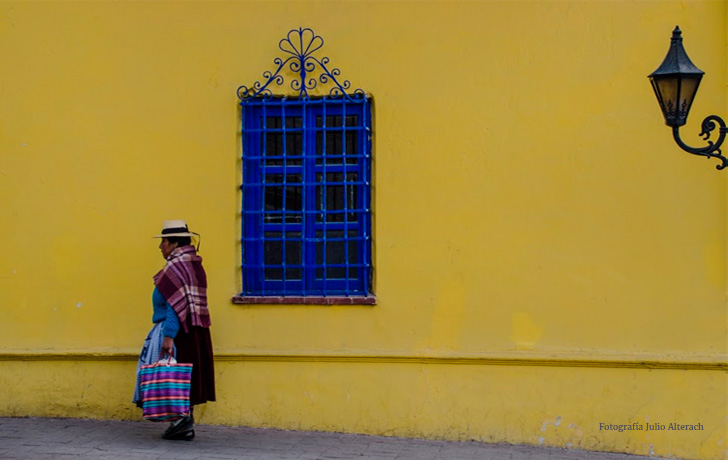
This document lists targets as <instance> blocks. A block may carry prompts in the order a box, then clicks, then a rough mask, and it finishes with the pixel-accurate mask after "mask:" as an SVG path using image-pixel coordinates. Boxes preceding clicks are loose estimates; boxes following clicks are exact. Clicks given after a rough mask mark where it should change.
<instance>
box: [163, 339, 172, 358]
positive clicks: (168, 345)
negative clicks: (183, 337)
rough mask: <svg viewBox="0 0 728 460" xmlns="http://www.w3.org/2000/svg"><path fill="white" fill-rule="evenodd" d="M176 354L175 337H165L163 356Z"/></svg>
mask: <svg viewBox="0 0 728 460" xmlns="http://www.w3.org/2000/svg"><path fill="white" fill-rule="evenodd" d="M173 355H174V339H173V338H172V337H165V338H164V340H162V358H164V357H167V356H173Z"/></svg>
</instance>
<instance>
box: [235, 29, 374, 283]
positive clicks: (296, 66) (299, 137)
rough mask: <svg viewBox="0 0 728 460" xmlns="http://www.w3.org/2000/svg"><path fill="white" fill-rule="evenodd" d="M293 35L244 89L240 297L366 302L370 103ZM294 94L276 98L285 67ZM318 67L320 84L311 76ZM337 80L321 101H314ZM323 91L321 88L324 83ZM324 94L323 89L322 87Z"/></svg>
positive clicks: (300, 32) (309, 41)
mask: <svg viewBox="0 0 728 460" xmlns="http://www.w3.org/2000/svg"><path fill="white" fill-rule="evenodd" d="M321 46H323V39H321V37H319V36H317V35H315V34H314V33H313V31H312V30H311V29H302V28H299V29H297V30H292V31H291V32H289V34H288V36H287V38H285V39H283V40H281V42H280V43H279V48H280V49H281V50H282V51H284V52H285V53H288V54H290V55H291V56H290V57H289V58H288V59H286V60H283V59H280V58H276V59H275V61H274V62H275V63H276V64H277V65H278V69H277V70H276V72H275V73H270V72H266V73H265V74H264V77H266V78H267V81H266V82H265V83H263V84H261V83H259V82H256V83H255V84H254V85H253V87H252V88H251V89H248V88H247V87H245V86H241V87H240V88H239V89H238V96H239V98H240V105H241V114H242V129H241V133H242V149H243V153H242V167H243V183H242V185H241V189H242V241H241V243H242V245H241V246H242V274H243V292H242V295H243V296H367V295H369V294H370V291H371V280H372V263H371V260H372V256H371V208H370V204H371V133H372V130H371V99H370V98H368V97H366V95H365V94H364V92H363V91H361V90H356V91H355V92H353V93H352V94H347V92H346V90H347V89H348V88H349V87H350V83H349V81H344V82H343V83H339V82H338V80H337V79H336V77H337V76H338V75H339V74H340V71H339V69H331V70H329V69H328V68H327V66H326V64H327V63H328V58H323V59H320V60H319V59H318V58H316V57H314V56H313V52H314V51H316V50H318V49H319V48H320V47H321ZM285 68H289V69H290V70H292V71H294V72H297V73H298V74H299V77H300V79H297V80H294V81H292V83H291V88H292V89H294V90H295V91H298V95H297V97H285V96H274V95H273V93H272V91H271V90H270V86H271V84H276V85H281V84H282V83H283V77H282V75H281V70H283V69H285ZM316 69H319V70H320V71H321V73H320V75H319V76H318V78H309V79H308V80H307V79H306V78H307V74H308V76H309V77H310V76H311V75H312V73H313V71H315V70H316ZM318 83H322V84H326V83H331V84H332V88H331V90H330V91H329V92H328V94H327V95H325V96H319V97H316V96H310V95H309V91H310V90H313V89H314V88H316V86H317V85H318ZM322 86H323V85H322ZM319 89H320V88H319Z"/></svg>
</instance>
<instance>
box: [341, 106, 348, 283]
mask: <svg viewBox="0 0 728 460" xmlns="http://www.w3.org/2000/svg"><path fill="white" fill-rule="evenodd" d="M341 165H342V169H343V174H342V178H343V184H344V209H343V211H344V292H345V295H347V296H348V295H349V213H348V212H347V211H348V210H349V200H348V190H347V188H348V187H347V171H348V170H347V167H346V98H343V99H342V100H341Z"/></svg>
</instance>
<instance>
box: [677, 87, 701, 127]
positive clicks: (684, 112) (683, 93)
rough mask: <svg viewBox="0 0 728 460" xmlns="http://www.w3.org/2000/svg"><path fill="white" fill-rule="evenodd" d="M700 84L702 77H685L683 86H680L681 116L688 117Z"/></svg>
mask: <svg viewBox="0 0 728 460" xmlns="http://www.w3.org/2000/svg"><path fill="white" fill-rule="evenodd" d="M699 84H700V77H698V78H695V77H683V79H682V83H681V85H680V86H681V88H680V114H679V116H680V117H681V118H682V119H683V120H685V119H687V117H688V112H689V111H690V106H692V104H693V99H695V93H697V91H698V85H699Z"/></svg>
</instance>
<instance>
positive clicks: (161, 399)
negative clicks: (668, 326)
mask: <svg viewBox="0 0 728 460" xmlns="http://www.w3.org/2000/svg"><path fill="white" fill-rule="evenodd" d="M173 361H174V358H171V359H169V360H160V361H158V362H156V363H154V364H149V365H146V366H142V367H141V369H140V370H139V382H140V384H139V386H140V389H141V394H142V413H143V417H144V419H145V420H151V421H153V422H164V421H171V420H178V419H181V418H182V417H186V416H187V415H190V382H191V380H192V364H180V363H177V362H176V361H175V362H173Z"/></svg>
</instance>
